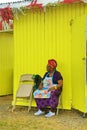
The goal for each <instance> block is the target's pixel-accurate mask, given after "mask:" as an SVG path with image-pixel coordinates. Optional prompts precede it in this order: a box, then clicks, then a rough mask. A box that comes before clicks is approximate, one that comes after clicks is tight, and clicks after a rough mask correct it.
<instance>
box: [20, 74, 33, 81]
mask: <svg viewBox="0 0 87 130" xmlns="http://www.w3.org/2000/svg"><path fill="white" fill-rule="evenodd" d="M32 77H33V74H23V75H21V77H20V82H33V81H34V80H33V78H32Z"/></svg>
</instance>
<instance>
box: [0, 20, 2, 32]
mask: <svg viewBox="0 0 87 130" xmlns="http://www.w3.org/2000/svg"><path fill="white" fill-rule="evenodd" d="M0 30H2V21H0Z"/></svg>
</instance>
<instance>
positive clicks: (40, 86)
mask: <svg viewBox="0 0 87 130" xmlns="http://www.w3.org/2000/svg"><path fill="white" fill-rule="evenodd" d="M42 88H43V82H42V81H41V83H40V85H39V87H38V89H39V90H41V89H42Z"/></svg>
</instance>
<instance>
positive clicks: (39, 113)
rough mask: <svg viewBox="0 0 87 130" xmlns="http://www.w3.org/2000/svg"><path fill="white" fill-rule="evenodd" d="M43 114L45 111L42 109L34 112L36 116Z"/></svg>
mask: <svg viewBox="0 0 87 130" xmlns="http://www.w3.org/2000/svg"><path fill="white" fill-rule="evenodd" d="M42 114H44V112H43V111H41V110H40V109H39V110H38V111H37V112H35V113H34V115H35V116H39V115H42Z"/></svg>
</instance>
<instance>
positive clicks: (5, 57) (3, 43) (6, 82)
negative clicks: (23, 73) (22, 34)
mask: <svg viewBox="0 0 87 130" xmlns="http://www.w3.org/2000/svg"><path fill="white" fill-rule="evenodd" d="M13 51H14V50H13V34H12V33H0V95H7V94H12V93H13Z"/></svg>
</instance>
